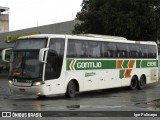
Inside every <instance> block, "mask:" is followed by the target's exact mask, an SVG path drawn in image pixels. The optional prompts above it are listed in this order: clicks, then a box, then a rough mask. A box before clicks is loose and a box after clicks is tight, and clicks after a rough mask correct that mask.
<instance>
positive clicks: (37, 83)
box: [32, 82, 42, 86]
mask: <svg viewBox="0 0 160 120" xmlns="http://www.w3.org/2000/svg"><path fill="white" fill-rule="evenodd" d="M39 85H42V82H34V83H32V86H39Z"/></svg>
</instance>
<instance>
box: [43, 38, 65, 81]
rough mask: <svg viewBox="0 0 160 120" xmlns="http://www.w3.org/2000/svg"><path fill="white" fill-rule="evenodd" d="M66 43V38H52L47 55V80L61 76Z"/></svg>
mask: <svg viewBox="0 0 160 120" xmlns="http://www.w3.org/2000/svg"><path fill="white" fill-rule="evenodd" d="M64 44H65V42H64V39H56V38H54V39H51V41H50V46H49V51H48V56H47V64H46V73H45V80H50V79H57V78H59V77H60V74H61V69H62V63H63V55H64Z"/></svg>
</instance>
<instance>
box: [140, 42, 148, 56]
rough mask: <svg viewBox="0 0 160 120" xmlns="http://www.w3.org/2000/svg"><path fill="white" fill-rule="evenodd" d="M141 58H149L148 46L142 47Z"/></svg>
mask: <svg viewBox="0 0 160 120" xmlns="http://www.w3.org/2000/svg"><path fill="white" fill-rule="evenodd" d="M140 58H148V48H147V45H140Z"/></svg>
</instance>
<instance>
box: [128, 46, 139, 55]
mask: <svg viewBox="0 0 160 120" xmlns="http://www.w3.org/2000/svg"><path fill="white" fill-rule="evenodd" d="M129 51H130V52H129V57H130V58H139V57H140V56H139V52H138V51H139V45H136V44H129Z"/></svg>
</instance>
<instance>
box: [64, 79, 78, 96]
mask: <svg viewBox="0 0 160 120" xmlns="http://www.w3.org/2000/svg"><path fill="white" fill-rule="evenodd" d="M75 94H76V85H75V82H74V81H70V82H69V83H68V87H67V92H66V94H65V95H66V97H67V98H74V97H75Z"/></svg>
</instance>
